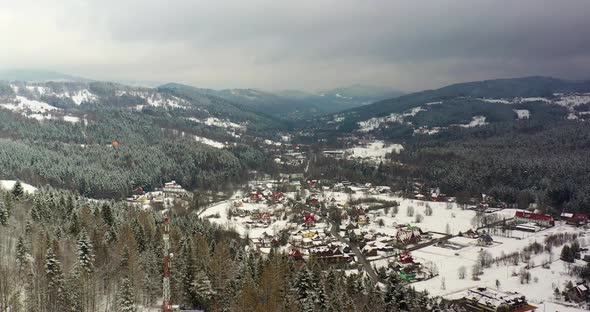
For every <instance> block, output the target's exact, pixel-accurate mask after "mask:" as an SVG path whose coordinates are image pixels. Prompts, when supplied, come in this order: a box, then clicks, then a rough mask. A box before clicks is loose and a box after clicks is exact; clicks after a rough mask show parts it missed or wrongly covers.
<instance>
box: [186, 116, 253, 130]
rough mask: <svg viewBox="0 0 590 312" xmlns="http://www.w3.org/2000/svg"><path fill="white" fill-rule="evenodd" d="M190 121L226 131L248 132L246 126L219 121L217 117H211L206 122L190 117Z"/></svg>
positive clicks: (228, 121) (223, 120)
mask: <svg viewBox="0 0 590 312" xmlns="http://www.w3.org/2000/svg"><path fill="white" fill-rule="evenodd" d="M188 120H190V121H194V122H196V123H201V124H205V125H207V126H212V127H219V128H225V129H235V130H242V131H244V130H246V127H245V126H242V125H240V124H237V123H235V122H231V121H230V120H225V119H219V118H215V117H209V118H207V119H205V120H201V119H198V118H194V117H190V118H188Z"/></svg>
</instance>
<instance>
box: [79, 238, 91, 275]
mask: <svg viewBox="0 0 590 312" xmlns="http://www.w3.org/2000/svg"><path fill="white" fill-rule="evenodd" d="M77 254H78V263H77V264H78V268H79V269H80V270H81V271H82V272H83V273H84V274H90V273H92V272H93V271H94V254H93V253H92V243H90V240H89V239H88V235H87V234H86V230H83V231H82V234H80V238H79V239H78V246H77Z"/></svg>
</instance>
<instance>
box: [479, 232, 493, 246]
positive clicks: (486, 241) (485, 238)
mask: <svg viewBox="0 0 590 312" xmlns="http://www.w3.org/2000/svg"><path fill="white" fill-rule="evenodd" d="M493 243H494V239H493V238H492V237H491V236H490V234H487V233H484V234H482V235H480V236H479V237H478V238H477V245H478V246H490V245H491V244H493Z"/></svg>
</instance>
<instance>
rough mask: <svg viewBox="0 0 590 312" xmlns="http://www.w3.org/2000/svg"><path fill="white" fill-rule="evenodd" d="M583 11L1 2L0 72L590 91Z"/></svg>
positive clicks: (366, 2)
mask: <svg viewBox="0 0 590 312" xmlns="http://www.w3.org/2000/svg"><path fill="white" fill-rule="evenodd" d="M588 13H590V1H588V0H564V1H554V0H518V1H515V0H506V1H504V0H464V1H460V0H427V1H395V0H358V1H352V0H298V1H291V0H272V1H270V0H229V1H228V0H166V1H164V0H160V1H155V0H0V29H1V30H0V34H1V38H0V39H1V42H2V44H1V45H0V68H31V69H33V68H34V69H50V70H56V71H61V72H66V73H70V74H77V75H80V76H85V77H89V78H95V79H104V80H143V81H162V82H167V81H175V82H182V83H187V84H191V85H195V86H200V87H213V88H224V87H256V88H263V89H287V88H288V89H294V88H301V89H311V90H315V89H321V88H329V87H335V86H342V85H349V84H353V83H364V84H375V85H388V86H392V87H395V88H399V89H403V90H420V89H424V88H432V87H439V86H443V85H446V84H450V83H455V82H461V81H470V80H480V79H488V78H500V77H517V76H529V75H548V76H557V77H562V78H572V79H590V74H589V73H590V40H589V39H588V38H590V18H589V17H588Z"/></svg>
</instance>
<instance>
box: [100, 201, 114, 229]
mask: <svg viewBox="0 0 590 312" xmlns="http://www.w3.org/2000/svg"><path fill="white" fill-rule="evenodd" d="M101 212H102V219H103V220H104V223H106V224H107V225H108V226H109V227H111V226H113V224H114V223H115V218H114V217H113V211H112V210H111V206H110V205H109V204H107V203H105V204H103V205H102V209H101Z"/></svg>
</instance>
